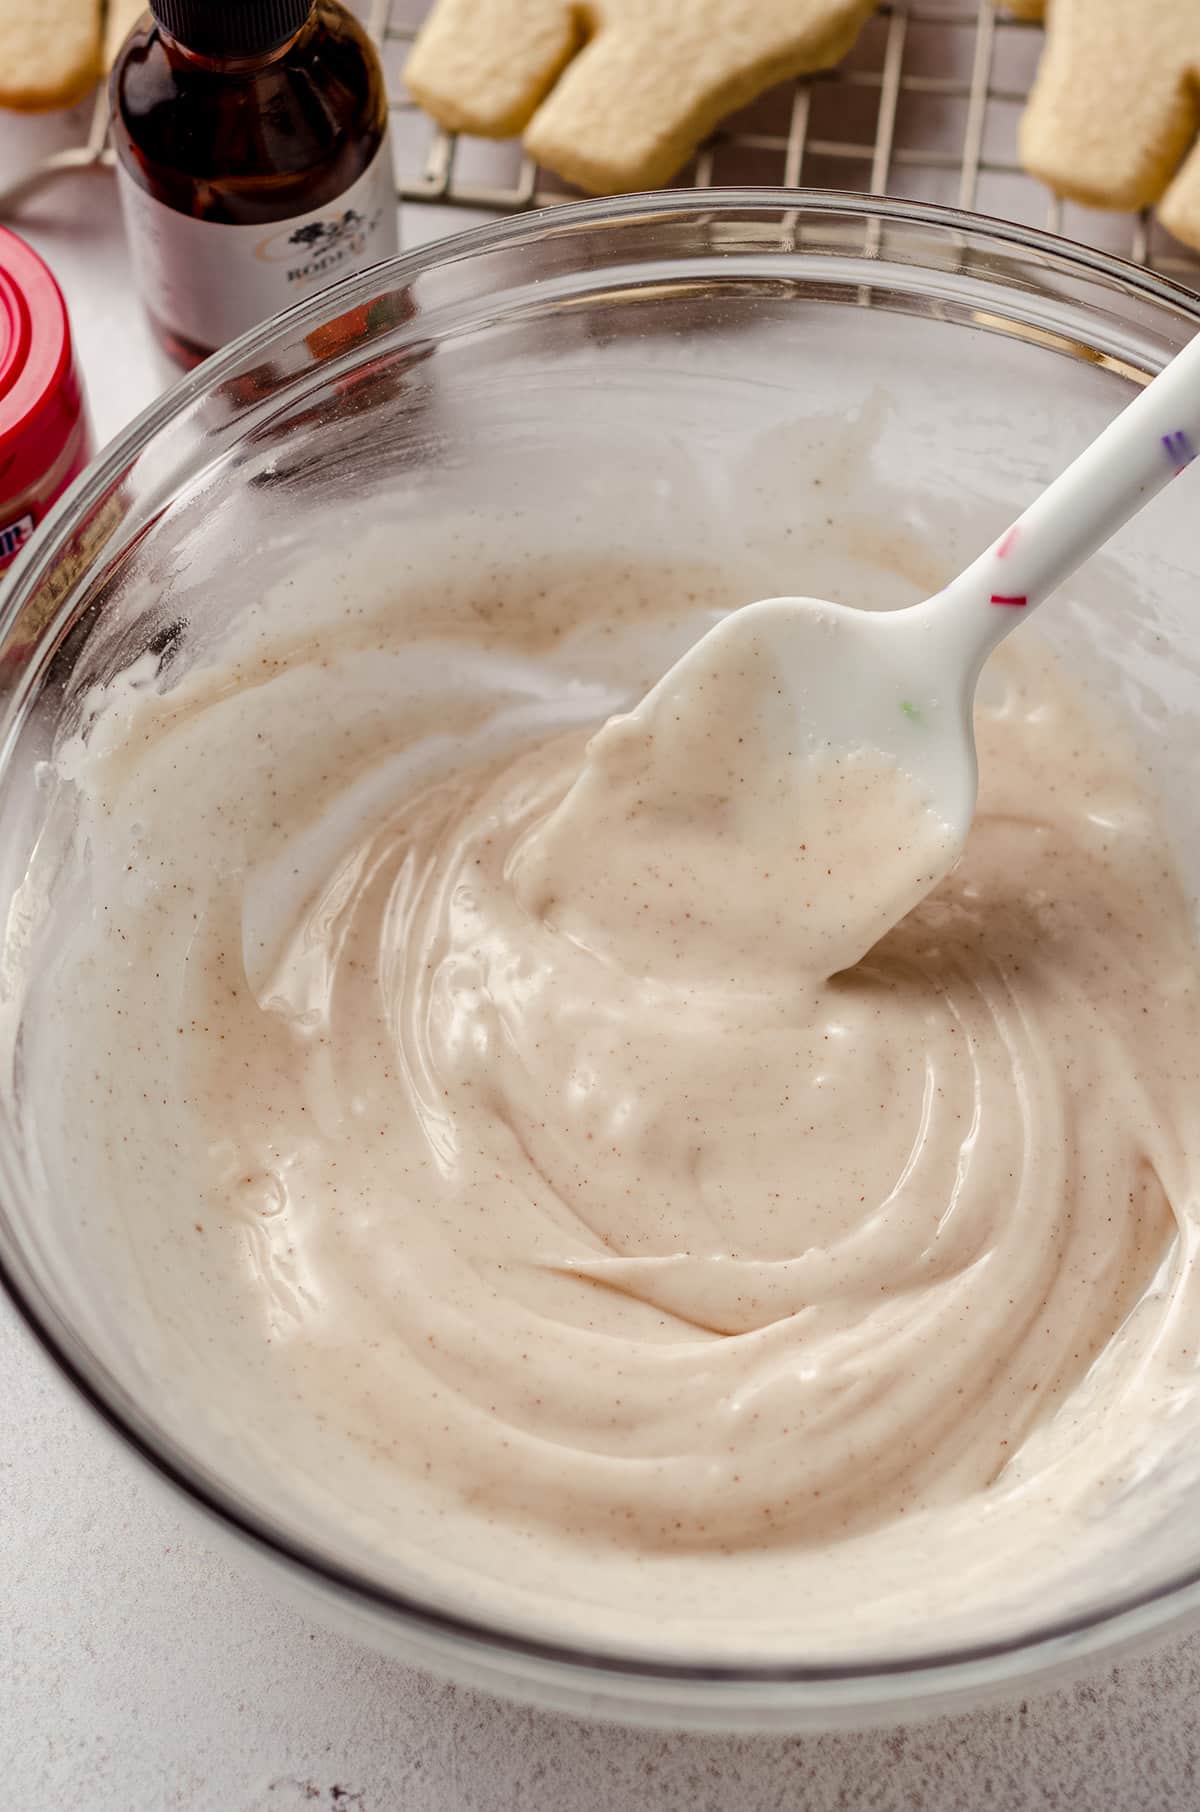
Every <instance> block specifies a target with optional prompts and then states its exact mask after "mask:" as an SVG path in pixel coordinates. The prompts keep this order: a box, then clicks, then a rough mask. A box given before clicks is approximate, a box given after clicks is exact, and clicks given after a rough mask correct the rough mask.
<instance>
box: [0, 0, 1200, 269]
mask: <svg viewBox="0 0 1200 1812" xmlns="http://www.w3.org/2000/svg"><path fill="white" fill-rule="evenodd" d="M351 5H352V7H353V10H354V11H355V12H357V13H358V15H359V16H360V18H362V20H363V22H364V24H365V25H366V26H367V28H368V30H369V31H370V32H371V35H372V36H373V37H374V39H375V41H376V42H377V43H378V45H379V46H380V51H381V55H382V60H383V66H384V73H385V77H386V81H387V89H388V96H389V102H390V106H391V120H392V144H393V157H394V160H395V170H396V191H397V195H398V197H399V199H400V200H401V201H403V202H409V203H426V204H428V203H433V204H440V205H441V206H443V207H456V208H462V209H469V210H473V211H476V212H478V213H481V214H488V215H494V214H497V213H516V212H520V211H522V210H525V209H529V208H537V207H546V206H552V205H553V204H554V203H556V202H560V201H564V200H568V199H570V198H571V196H572V195H573V194H574V193H575V191H573V190H572V189H571V188H570V187H569V186H568V185H567V184H565V183H563V182H561V181H560V180H559V178H557V177H556V176H555V175H554V174H553V173H552V172H550V171H548V170H544V169H541V168H539V167H538V165H537V164H535V163H534V162H533V161H532V159H530V158H528V157H527V156H525V155H524V154H523V152H522V150H521V147H520V146H519V145H518V144H515V143H503V144H501V143H495V142H490V141H485V140H482V139H475V138H469V137H466V136H464V135H461V134H455V133H448V132H444V131H442V130H441V128H440V127H438V126H436V125H435V124H434V123H433V122H432V121H431V120H429V119H428V118H427V117H426V116H425V115H424V114H423V113H422V112H421V111H420V109H419V108H418V107H417V105H416V103H415V102H414V101H413V99H412V97H411V96H410V95H409V94H408V92H407V90H406V88H405V86H404V76H403V70H404V63H405V59H406V57H407V54H408V47H409V45H410V44H411V42H412V40H413V38H414V37H415V36H416V33H417V31H418V29H419V27H420V24H421V21H422V19H423V17H424V15H425V13H426V11H427V10H428V6H429V0H351ZM1041 41H1042V34H1041V29H1040V27H1038V26H1035V25H1032V24H1030V23H1029V22H1028V21H1022V20H1018V19H1014V18H1011V17H1009V16H1008V15H1007V14H1006V13H1005V12H1004V11H1003V10H1002V7H1000V6H999V5H993V3H992V0H886V3H885V4H883V5H881V6H880V8H879V12H878V14H877V15H876V17H875V18H873V19H872V20H871V22H870V23H869V24H868V25H867V27H866V29H865V30H864V31H863V33H862V34H861V36H860V38H859V40H858V43H857V44H856V45H855V47H854V49H853V50H852V51H851V52H850V54H849V55H848V56H847V57H846V58H845V59H844V61H843V62H842V63H841V64H840V66H839V67H837V68H836V69H832V70H829V71H826V72H824V73H822V74H820V75H817V76H814V77H811V78H806V79H803V80H800V81H795V82H789V83H785V84H784V85H782V86H781V87H779V88H776V89H773V90H771V91H770V92H769V93H767V94H765V95H763V96H761V97H760V98H759V99H758V100H757V101H756V102H754V103H753V105H752V106H750V107H748V108H745V109H743V110H742V112H741V113H739V114H737V115H735V116H734V117H733V118H732V119H730V120H729V121H728V122H727V123H726V124H725V126H724V127H723V128H722V129H721V130H720V131H719V132H718V133H717V134H716V135H715V136H714V137H713V138H712V139H711V140H710V141H709V142H708V143H707V144H706V145H704V146H703V148H702V149H701V150H700V152H699V153H698V154H697V156H696V157H695V158H694V159H693V160H692V162H691V164H690V165H689V166H688V168H687V169H686V170H684V171H683V172H682V173H681V175H680V177H679V179H678V184H677V186H679V187H685V188H686V187H690V188H695V189H698V190H702V189H705V188H708V187H711V186H712V185H713V184H715V183H719V184H730V183H768V184H784V185H786V186H788V187H793V188H794V187H800V186H807V187H813V188H830V189H850V190H857V191H868V192H870V193H873V194H881V195H894V196H902V197H905V198H908V199H912V200H919V201H932V202H942V203H945V204H949V205H952V206H957V207H961V208H971V209H977V210H978V211H980V212H981V213H985V214H992V215H996V216H999V217H1000V218H1002V219H1006V220H1011V221H1016V222H1018V223H1019V224H1022V225H1026V226H1034V227H1044V228H1047V229H1048V230H1049V231H1051V232H1056V233H1063V234H1065V235H1066V236H1067V237H1069V238H1072V239H1077V240H1082V241H1083V242H1085V243H1086V244H1089V245H1093V246H1096V247H1098V248H1099V249H1101V250H1103V251H1108V252H1113V253H1116V254H1117V255H1118V256H1121V257H1125V258H1131V259H1133V260H1134V261H1135V262H1137V263H1139V264H1144V265H1148V266H1149V267H1150V268H1151V269H1153V270H1157V271H1159V272H1161V273H1163V274H1164V275H1168V276H1172V277H1174V278H1176V279H1177V280H1178V281H1180V282H1183V283H1187V284H1190V285H1191V286H1192V287H1194V288H1197V289H1200V253H1197V252H1195V251H1192V250H1190V249H1189V248H1188V247H1186V246H1183V245H1181V244H1180V243H1179V242H1178V241H1177V240H1174V239H1172V238H1171V236H1170V235H1169V234H1168V233H1167V232H1166V230H1165V229H1164V228H1163V227H1161V226H1160V225H1159V224H1158V222H1157V221H1155V220H1154V219H1153V217H1152V216H1150V215H1149V214H1143V215H1130V214H1108V213H1102V212H1098V211H1096V210H1093V209H1088V208H1082V207H1077V206H1074V205H1073V204H1071V203H1067V202H1062V201H1060V200H1058V199H1057V197H1055V196H1053V195H1051V194H1049V192H1048V191H1047V190H1046V189H1044V188H1043V187H1042V186H1041V184H1039V183H1038V182H1036V181H1035V180H1034V179H1033V178H1032V177H1030V176H1027V175H1026V174H1025V172H1024V171H1023V170H1022V168H1021V164H1020V160H1019V158H1018V155H1017V129H1018V124H1019V121H1020V116H1021V112H1022V109H1023V108H1024V105H1025V101H1026V99H1027V97H1028V94H1029V89H1030V86H1031V84H1032V81H1033V77H1034V74H1035V73H1036V69H1037V62H1038V57H1039V55H1040V51H1041ZM111 161H112V152H111V149H110V148H109V146H108V144H107V112H106V100H105V97H104V95H103V93H101V94H99V95H98V96H97V98H96V102H95V107H94V109H93V112H92V114H91V118H90V121H89V122H88V123H87V127H86V130H85V131H84V132H83V133H81V138H80V142H79V143H78V144H76V145H72V146H70V147H67V148H64V149H61V150H59V151H57V152H56V153H55V154H54V155H53V156H51V157H50V158H48V159H46V160H45V161H44V162H43V163H41V164H40V165H38V166H37V167H36V168H35V169H33V170H31V171H28V172H26V173H25V174H24V176H22V177H21V178H19V179H18V181H17V182H15V183H13V184H10V185H9V186H8V187H7V188H5V189H3V190H2V191H0V215H2V214H8V213H12V212H14V211H15V210H17V209H18V208H19V207H20V205H21V204H22V203H23V202H25V201H26V200H27V199H28V198H29V197H30V196H31V195H32V194H34V193H35V192H36V191H37V190H39V189H41V188H42V187H44V186H45V184H47V183H48V182H51V181H53V180H54V179H55V178H56V177H57V176H59V175H61V174H64V173H66V172H68V171H73V170H78V169H79V168H81V167H86V166H89V165H93V164H105V163H110V162H111Z"/></svg>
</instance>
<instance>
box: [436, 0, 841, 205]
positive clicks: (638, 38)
mask: <svg viewBox="0 0 1200 1812" xmlns="http://www.w3.org/2000/svg"><path fill="white" fill-rule="evenodd" d="M875 6H876V0H592V4H591V5H590V6H589V8H588V16H589V19H590V21H591V24H590V29H585V28H584V26H583V24H582V23H581V9H580V8H579V7H578V6H575V5H572V4H571V0H436V4H435V5H434V8H433V11H432V13H431V14H430V16H429V18H428V19H427V21H426V23H425V25H424V26H423V28H422V30H421V32H420V34H419V36H418V38H417V41H416V43H415V45H414V46H413V50H412V54H411V56H410V57H409V60H408V66H407V68H406V69H405V72H404V77H405V81H406V82H407V84H408V87H409V89H410V90H411V92H412V94H413V95H414V96H415V98H416V99H417V100H418V101H419V102H420V104H421V106H422V107H424V108H425V110H426V112H427V113H431V114H432V115H433V117H434V119H435V120H437V121H438V122H439V123H440V124H441V125H443V126H445V127H447V128H448V129H449V130H451V131H458V132H470V133H475V134H477V135H478V136H480V137H482V138H510V137H513V136H515V135H516V134H517V133H520V134H521V135H522V137H523V140H524V144H525V148H526V150H527V151H528V152H529V154H530V156H531V157H534V158H536V159H537V161H538V163H540V164H544V165H545V167H546V168H547V169H549V170H555V171H557V173H558V174H559V175H560V176H563V177H565V178H566V179H567V181H568V182H573V183H577V184H578V186H579V187H580V188H581V189H588V190H590V191H591V193H592V194H594V195H613V194H618V193H620V192H622V191H624V190H629V189H650V188H654V187H656V186H657V185H658V184H660V183H664V182H668V181H669V180H670V178H671V177H673V176H674V175H675V174H676V173H677V171H678V170H679V169H680V167H681V165H683V164H685V163H686V162H687V160H688V158H689V157H690V156H691V154H692V152H693V151H694V150H695V149H696V146H697V145H698V144H699V143H700V141H701V140H702V139H703V138H705V137H706V136H707V134H708V133H709V132H711V131H712V129H713V127H714V126H715V125H716V124H717V122H718V121H719V120H721V119H722V118H724V116H725V115H726V114H728V113H732V112H733V111H734V110H735V109H736V108H738V107H743V106H745V105H746V104H747V103H748V102H749V101H752V100H753V99H754V98H755V96H756V95H759V94H761V93H762V92H763V90H764V89H767V88H770V87H772V86H773V85H774V84H775V83H776V82H780V81H783V80H784V79H785V78H786V77H789V76H796V75H802V74H804V73H805V72H806V71H808V70H813V69H823V68H826V67H828V65H829V64H831V63H836V62H837V61H838V59H839V58H840V57H842V56H844V55H845V53H846V52H847V51H848V50H849V49H850V46H851V45H852V44H853V42H854V40H855V38H856V37H857V35H858V32H859V30H860V28H861V27H862V25H863V24H864V23H865V21H866V20H867V19H868V18H869V17H870V15H871V13H873V12H874V10H875Z"/></svg>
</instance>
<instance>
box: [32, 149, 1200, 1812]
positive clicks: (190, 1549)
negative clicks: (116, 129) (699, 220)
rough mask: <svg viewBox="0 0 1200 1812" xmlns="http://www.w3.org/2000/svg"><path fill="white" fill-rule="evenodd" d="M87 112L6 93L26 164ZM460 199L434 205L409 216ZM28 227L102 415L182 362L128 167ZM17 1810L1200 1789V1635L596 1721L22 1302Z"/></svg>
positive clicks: (753, 1801) (942, 1801)
mask: <svg viewBox="0 0 1200 1812" xmlns="http://www.w3.org/2000/svg"><path fill="white" fill-rule="evenodd" d="M71 131H72V126H71V122H70V121H69V120H63V119H59V118H47V119H43V120H36V121H28V120H16V119H13V118H8V119H6V118H4V117H3V116H0V168H7V167H8V161H9V160H12V163H13V167H14V168H17V167H23V165H24V164H25V163H26V162H28V161H30V159H31V157H32V155H33V154H34V146H35V145H40V146H41V147H42V148H44V149H51V148H53V146H54V145H55V143H57V142H64V143H65V142H68V140H69V137H70V134H71ZM466 224H468V222H467V220H466V219H465V218H464V217H463V216H462V215H461V214H459V215H455V216H452V217H450V218H447V217H446V216H445V215H441V214H439V211H438V210H434V209H421V210H417V211H414V213H413V216H412V218H411V219H408V220H406V222H405V237H406V240H407V242H408V243H410V244H411V243H413V241H414V240H415V239H416V238H417V237H418V236H420V237H430V236H434V235H436V234H437V233H438V232H439V231H446V230H448V228H449V227H450V226H451V225H455V226H462V225H466ZM22 231H24V232H25V233H26V234H27V236H28V237H29V238H30V239H32V240H33V242H34V243H35V244H36V245H37V246H38V248H39V250H41V251H42V253H43V254H44V255H45V256H46V257H48V258H49V260H50V262H51V263H52V265H53V267H54V269H55V270H56V272H57V274H58V276H59V278H60V281H61V282H62V284H63V287H64V289H65V291H66V294H67V300H68V303H69V306H70V308H71V311H72V317H73V320H74V324H75V330H76V338H77V342H78V344H79V348H80V354H81V358H82V362H83V365H84V370H85V373H86V375H87V379H88V383H89V387H90V391H91V398H92V406H93V414H94V418H95V421H96V426H97V431H98V435H99V437H100V438H102V439H103V438H107V437H108V436H109V435H111V434H113V433H115V432H116V431H117V429H118V428H119V427H120V426H121V424H122V423H123V422H124V421H126V420H128V419H129V417H130V416H131V415H132V414H134V413H135V412H136V410H138V409H139V408H141V407H142V405H143V404H144V403H145V402H146V401H148V400H149V399H150V397H152V396H153V394H154V392H155V390H156V389H157V388H158V387H159V385H160V384H161V382H162V381H163V375H164V373H163V368H162V366H161V365H160V364H159V363H158V362H157V360H156V359H155V356H154V355H153V353H152V351H151V348H150V346H149V343H148V341H147V339H146V337H145V335H144V332H143V330H142V327H141V324H140V321H139V320H138V319H137V317H136V314H134V313H133V312H132V311H131V308H130V300H129V298H130V285H129V277H128V271H127V266H126V262H125V254H124V249H123V246H122V243H121V238H120V231H119V227H118V223H117V218H116V211H115V199H114V195H113V191H112V185H111V182H110V181H109V180H108V179H107V178H104V177H102V176H101V177H96V176H93V177H87V176H84V177H77V178H73V179H71V180H70V181H68V182H66V183H64V184H63V185H61V186H60V187H58V188H56V189H55V190H54V192H53V194H52V195H51V196H50V197H49V198H48V200H47V201H46V202H44V203H42V204H40V205H39V207H38V209H37V211H36V212H35V213H34V214H32V215H30V216H29V217H28V218H26V219H25V220H24V221H23V222H22ZM0 1379H2V1380H3V1383H2V1386H0V1812H158V1809H159V1808H184V1809H186V1812H300V1809H303V1812H320V1808H322V1807H325V1808H341V1812H351V1809H353V1812H809V1809H810V1808H811V1809H812V1812H835V1809H837V1812H1027V1809H1028V1812H1037V1809H1041V1808H1055V1809H1056V1812H1110V1809H1111V1812H1167V1809H1168V1808H1169V1809H1170V1812H1190V1809H1191V1808H1193V1807H1194V1808H1200V1636H1197V1637H1195V1638H1192V1639H1190V1640H1188V1641H1185V1642H1183V1643H1178V1642H1176V1643H1174V1644H1172V1645H1171V1646H1168V1647H1163V1648H1160V1649H1159V1650H1158V1651H1157V1652H1154V1653H1152V1654H1150V1655H1149V1656H1145V1657H1142V1658H1139V1659H1137V1660H1130V1661H1126V1662H1125V1663H1123V1664H1122V1666H1121V1667H1120V1668H1119V1669H1118V1670H1113V1669H1112V1668H1101V1669H1100V1670H1099V1671H1098V1672H1097V1673H1096V1674H1095V1676H1094V1677H1093V1679H1092V1680H1091V1681H1090V1682H1089V1683H1087V1684H1085V1685H1082V1686H1077V1687H1075V1688H1074V1689H1073V1690H1072V1691H1070V1692H1069V1693H1063V1694H1055V1695H1051V1696H1048V1697H1043V1698H1037V1699H1030V1700H1029V1701H1028V1702H1027V1703H1021V1702H1019V1701H1018V1702H1016V1703H1015V1704H1014V1705H1012V1706H1011V1707H1009V1708H1006V1709H1001V1710H993V1711H988V1712H986V1713H981V1714H978V1715H975V1716H971V1717H965V1718H957V1719H954V1720H944V1721H941V1722H937V1723H932V1724H926V1725H923V1726H919V1727H914V1728H912V1729H908V1730H900V1731H892V1732H862V1733H857V1734H851V1735H843V1736H829V1737H815V1738H804V1739H801V1738H794V1739H778V1738H775V1739H766V1738H743V1739H738V1740H730V1739H726V1738H716V1737H713V1738H705V1737H696V1736H670V1735H659V1734H656V1733H653V1732H647V1731H626V1730H617V1729H613V1728H610V1727H600V1726H588V1725H586V1724H580V1723H575V1722H572V1721H571V1720H569V1719H566V1718H560V1717H551V1716H545V1715H542V1714H539V1713H536V1712H531V1711H525V1710H517V1709H514V1708H512V1707H510V1706H506V1705H501V1704H497V1703H493V1702H492V1701H490V1700H487V1699H483V1698H480V1697H478V1696H476V1695H473V1694H470V1693H464V1692H459V1691H456V1690H455V1689H454V1688H452V1687H449V1686H445V1685H442V1684H440V1683H439V1682H437V1681H434V1680H431V1679H428V1678H426V1677H424V1676H422V1675H419V1674H415V1673H413V1672H411V1671H408V1670H406V1669H404V1668H402V1667H399V1666H397V1665H395V1664H394V1663H390V1662H388V1661H385V1660H382V1659H380V1658H379V1657H378V1656H376V1655H374V1654H371V1653H369V1652H367V1651H365V1650H363V1649H360V1648H357V1647H355V1646H353V1645H352V1644H350V1643H347V1642H344V1641H340V1640H338V1639H337V1638H335V1637H332V1636H330V1635H328V1634H326V1633H325V1632H324V1631H323V1630H320V1629H317V1628H314V1627H312V1626H310V1625H309V1624H306V1623H305V1622H303V1621H302V1620H301V1619H300V1618H299V1617H297V1616H295V1615H294V1614H293V1613H291V1612H290V1611H286V1610H284V1609H282V1608H281V1607H280V1606H279V1605H278V1604H277V1603H275V1601H274V1600H273V1599H271V1598H269V1597H267V1596H266V1595H265V1594H263V1593H262V1592H261V1591H260V1590H259V1589H258V1588H257V1587H256V1586H254V1585H252V1584H249V1583H247V1582H246V1581H245V1580H244V1579H243V1578H242V1577H241V1576H240V1575H239V1574H237V1573H235V1572H234V1571H233V1570H232V1569H231V1568H230V1567H229V1566H228V1565H227V1563H226V1562H225V1561H224V1560H222V1559H220V1558H217V1557H215V1556H214V1555H212V1554H211V1553H209V1552H208V1551H207V1550H206V1549H205V1548H203V1547H202V1546H201V1545H200V1544H199V1543H198V1542H197V1541H196V1540H195V1539H194V1538H193V1537H192V1535H191V1534H190V1531H189V1530H186V1529H185V1528H184V1527H183V1526H182V1525H181V1524H180V1523H179V1522H178V1520H177V1518H176V1515H175V1512H174V1511H173V1509H172V1508H171V1507H170V1505H169V1503H168V1502H165V1501H164V1500H163V1499H162V1498H161V1497H160V1496H159V1495H158V1493H157V1492H153V1491H152V1490H151V1489H150V1487H149V1486H148V1485H147V1483H146V1481H145V1480H144V1479H143V1478H142V1477H141V1476H140V1474H139V1473H138V1471H137V1470H136V1469H135V1467H134V1466H133V1465H132V1463H131V1462H130V1461H129V1460H128V1459H126V1458H125V1457H124V1456H123V1455H120V1454H118V1453H117V1452H116V1451H115V1450H114V1449H113V1448H112V1447H111V1445H110V1443H109V1441H108V1439H107V1437H105V1436H103V1435H102V1434H101V1433H100V1432H99V1430H98V1429H97V1428H96V1427H95V1426H93V1424H92V1422H91V1421H90V1419H89V1418H88V1416H87V1415H86V1413H85V1412H84V1411H83V1409H82V1408H81V1407H80V1406H79V1405H78V1404H76V1403H75V1401H74V1400H73V1399H72V1398H71V1397H70V1396H69V1394H68V1392H67V1390H66V1387H65V1386H64V1385H63V1384H62V1383H61V1382H60V1380H59V1379H58V1378H57V1377H56V1376H55V1375H54V1374H53V1373H52V1371H51V1369H50V1367H49V1365H48V1363H47V1362H46V1360H45V1359H44V1358H43V1357H42V1355H41V1354H40V1353H39V1352H38V1351H37V1350H36V1349H35V1348H34V1346H33V1344H32V1342H31V1341H30V1340H29V1338H28V1337H27V1336H26V1335H25V1333H24V1331H23V1330H22V1329H21V1328H20V1326H19V1324H18V1323H17V1322H16V1320H15V1318H14V1316H13V1315H12V1313H11V1311H10V1310H9V1309H8V1307H7V1305H6V1304H4V1303H2V1302H0Z"/></svg>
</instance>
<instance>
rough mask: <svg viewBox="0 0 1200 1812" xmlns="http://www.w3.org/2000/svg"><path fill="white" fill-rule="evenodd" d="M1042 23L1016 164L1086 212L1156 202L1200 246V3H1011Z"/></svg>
mask: <svg viewBox="0 0 1200 1812" xmlns="http://www.w3.org/2000/svg"><path fill="white" fill-rule="evenodd" d="M1009 10H1010V11H1011V12H1014V13H1017V14H1018V15H1019V16H1020V17H1022V18H1036V17H1040V16H1041V15H1042V14H1043V13H1044V14H1045V17H1046V46H1045V49H1044V51H1043V52H1042V60H1041V66H1040V68H1039V70H1038V76H1037V81H1036V82H1035V84H1034V89H1033V93H1032V95H1031V96H1030V99H1029V105H1028V107H1027V108H1026V110H1025V117H1024V119H1023V120H1022V122H1021V160H1022V162H1023V163H1024V165H1025V167H1026V169H1027V170H1029V172H1030V173H1031V174H1032V175H1034V176H1038V177H1040V178H1041V180H1042V181H1043V182H1045V183H1048V184H1049V186H1050V187H1051V188H1052V189H1055V190H1056V191H1057V192H1058V193H1059V194H1060V195H1066V196H1068V197H1070V198H1071V199H1072V200H1073V201H1082V202H1086V203H1088V204H1089V205H1090V206H1092V207H1101V208H1144V207H1147V206H1149V205H1150V203H1151V202H1156V203H1157V204H1158V214H1159V218H1160V220H1161V221H1162V222H1163V224H1164V225H1165V226H1166V227H1168V228H1169V229H1170V231H1171V232H1172V233H1175V234H1176V235H1177V236H1178V237H1179V238H1180V239H1185V240H1187V241H1188V242H1189V243H1190V244H1192V245H1197V246H1200V146H1198V145H1197V143H1196V140H1197V136H1198V135H1200V0H1141V3H1140V4H1139V0H1017V3H1016V4H1011V5H1010V7H1009Z"/></svg>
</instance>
